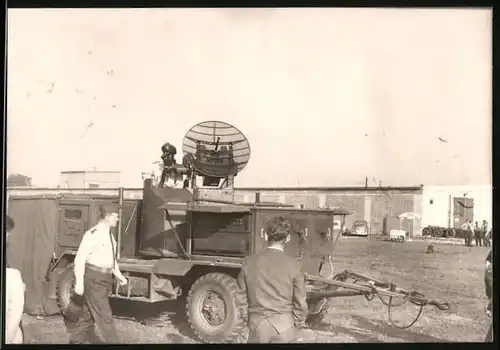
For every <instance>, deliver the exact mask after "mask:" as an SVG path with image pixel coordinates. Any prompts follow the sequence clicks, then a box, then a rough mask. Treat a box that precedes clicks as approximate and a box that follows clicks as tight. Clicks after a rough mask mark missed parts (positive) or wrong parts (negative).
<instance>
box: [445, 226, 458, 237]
mask: <svg viewBox="0 0 500 350" xmlns="http://www.w3.org/2000/svg"><path fill="white" fill-rule="evenodd" d="M445 234H446V237H448V238H451V237H455V235H456V234H455V230H454V229H452V228H450V229H447V230H446V232H445Z"/></svg>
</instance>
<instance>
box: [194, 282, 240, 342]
mask: <svg viewBox="0 0 500 350" xmlns="http://www.w3.org/2000/svg"><path fill="white" fill-rule="evenodd" d="M236 292H237V284H236V280H235V279H234V278H233V277H231V276H229V275H226V274H224V273H210V274H207V275H204V276H202V277H200V278H199V279H198V280H196V282H195V283H193V285H192V286H191V289H190V290H189V294H188V296H187V300H186V314H187V318H188V322H189V325H190V327H191V329H192V330H193V332H194V333H195V335H196V336H197V337H198V338H199V339H200V340H201V341H202V342H204V343H233V342H237V341H239V340H240V339H241V333H242V330H243V322H242V320H241V318H240V316H239V310H238V308H237V306H236V299H235V297H234V296H235V295H236Z"/></svg>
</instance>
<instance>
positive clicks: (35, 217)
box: [7, 198, 59, 316]
mask: <svg viewBox="0 0 500 350" xmlns="http://www.w3.org/2000/svg"><path fill="white" fill-rule="evenodd" d="M8 208H9V210H8V215H9V216H10V217H12V219H14V221H15V227H14V229H13V230H12V232H11V233H10V234H9V239H8V246H7V263H8V264H9V265H10V266H11V267H12V268H15V269H18V270H19V271H20V272H21V274H22V277H23V281H24V283H25V284H26V296H25V298H26V299H25V310H24V311H25V312H26V313H27V314H30V315H45V316H47V315H53V314H56V313H58V312H59V310H57V304H56V303H55V301H54V300H49V299H48V298H47V294H48V293H47V288H48V284H47V282H46V281H45V277H46V275H47V271H48V268H49V264H50V261H51V258H52V254H53V252H54V247H55V244H56V233H57V220H58V218H57V213H58V211H57V202H56V200H55V199H43V198H39V199H14V198H11V199H10V201H9V207H8ZM44 290H45V291H44Z"/></svg>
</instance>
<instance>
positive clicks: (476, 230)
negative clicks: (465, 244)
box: [474, 221, 483, 247]
mask: <svg viewBox="0 0 500 350" xmlns="http://www.w3.org/2000/svg"><path fill="white" fill-rule="evenodd" d="M474 239H475V240H476V247H478V246H479V247H482V246H483V239H482V237H481V228H480V227H479V222H477V221H476V223H475V226H474Z"/></svg>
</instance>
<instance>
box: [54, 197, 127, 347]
mask: <svg viewBox="0 0 500 350" xmlns="http://www.w3.org/2000/svg"><path fill="white" fill-rule="evenodd" d="M118 208H119V207H118V205H116V204H104V205H102V206H101V208H100V221H99V223H98V224H97V225H96V226H94V227H92V228H91V229H90V230H88V231H87V232H85V234H84V235H83V238H82V241H81V243H80V246H79V247H78V252H77V254H76V257H75V262H74V264H75V293H76V296H75V297H73V300H72V303H70V306H69V308H68V309H69V310H65V312H64V314H65V324H66V328H67V330H68V332H69V333H70V343H72V344H78V343H89V342H90V343H93V342H98V343H115V344H116V343H119V339H118V336H117V334H116V329H115V325H114V323H113V315H112V313H111V308H110V305H109V300H108V296H109V294H110V292H111V288H112V286H113V275H114V276H115V277H116V278H117V280H118V283H119V284H120V285H125V284H127V279H126V278H125V277H124V276H123V275H122V273H121V272H120V268H119V267H118V264H117V262H116V258H115V252H116V249H117V246H116V240H115V238H114V237H113V234H112V233H111V228H112V227H115V226H116V223H117V221H118ZM75 304H76V305H75ZM75 309H81V311H80V312H78V313H75V312H74V311H75ZM70 316H71V317H70ZM94 326H97V328H99V330H100V333H101V336H102V339H99V338H98V337H97V334H96V333H95V328H94Z"/></svg>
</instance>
